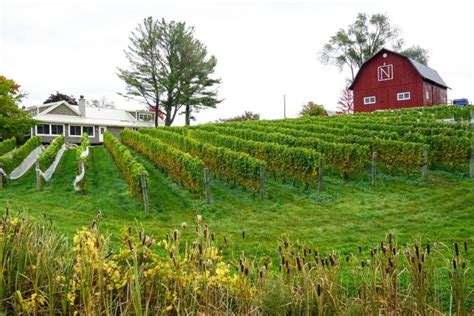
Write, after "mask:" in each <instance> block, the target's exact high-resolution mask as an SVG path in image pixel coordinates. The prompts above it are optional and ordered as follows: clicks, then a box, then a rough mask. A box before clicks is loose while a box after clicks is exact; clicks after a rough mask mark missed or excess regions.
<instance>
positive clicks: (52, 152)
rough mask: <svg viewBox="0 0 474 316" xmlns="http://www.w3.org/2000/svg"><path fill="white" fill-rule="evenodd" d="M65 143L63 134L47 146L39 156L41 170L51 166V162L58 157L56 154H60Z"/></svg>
mask: <svg viewBox="0 0 474 316" xmlns="http://www.w3.org/2000/svg"><path fill="white" fill-rule="evenodd" d="M63 145H64V136H63V135H61V136H59V137H56V138H55V139H54V140H53V141H52V142H51V144H50V145H49V146H48V148H46V149H45V150H44V151H43V152H42V153H41V155H40V156H39V158H38V160H39V165H40V168H41V170H43V171H44V170H46V169H48V168H49V166H51V164H52V163H53V162H54V160H55V159H56V155H57V154H58V152H59V150H60V149H61V147H62V146H63Z"/></svg>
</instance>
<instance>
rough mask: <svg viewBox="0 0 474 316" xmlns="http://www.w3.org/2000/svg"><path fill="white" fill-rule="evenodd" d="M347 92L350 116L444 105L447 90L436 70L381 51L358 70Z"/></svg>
mask: <svg viewBox="0 0 474 316" xmlns="http://www.w3.org/2000/svg"><path fill="white" fill-rule="evenodd" d="M349 89H351V90H352V91H353V92H354V112H371V111H374V110H386V109H399V108H408V107H417V106H431V105H434V104H442V103H446V102H447V89H448V86H447V85H446V83H445V82H444V81H443V79H442V78H441V76H440V75H439V74H438V73H437V72H436V70H433V69H431V68H429V67H427V66H425V65H423V64H420V63H419V62H417V61H415V60H413V59H411V58H408V57H406V56H403V55H401V54H399V53H396V52H392V51H390V50H388V49H385V48H383V49H381V50H380V51H379V52H377V53H376V54H375V55H374V56H372V57H371V58H370V59H369V60H367V61H366V62H365V63H364V64H363V65H362V67H360V69H359V72H358V73H357V75H356V77H355V79H354V81H353V82H352V84H351V86H350V87H349Z"/></svg>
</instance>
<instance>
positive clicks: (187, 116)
mask: <svg viewBox="0 0 474 316" xmlns="http://www.w3.org/2000/svg"><path fill="white" fill-rule="evenodd" d="M185 112H186V121H185V123H184V124H185V125H186V126H189V125H191V106H190V105H186V111H185Z"/></svg>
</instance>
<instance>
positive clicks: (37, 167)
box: [36, 160, 41, 191]
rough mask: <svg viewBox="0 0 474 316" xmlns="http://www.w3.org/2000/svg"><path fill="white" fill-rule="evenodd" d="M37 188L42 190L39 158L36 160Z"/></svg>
mask: <svg viewBox="0 0 474 316" xmlns="http://www.w3.org/2000/svg"><path fill="white" fill-rule="evenodd" d="M36 190H37V191H41V174H40V172H39V160H36Z"/></svg>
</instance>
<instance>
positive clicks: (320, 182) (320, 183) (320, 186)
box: [318, 158, 324, 192]
mask: <svg viewBox="0 0 474 316" xmlns="http://www.w3.org/2000/svg"><path fill="white" fill-rule="evenodd" d="M323 164H324V159H323V158H319V165H318V192H321V191H322V190H323Z"/></svg>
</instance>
